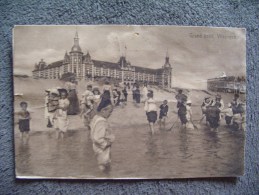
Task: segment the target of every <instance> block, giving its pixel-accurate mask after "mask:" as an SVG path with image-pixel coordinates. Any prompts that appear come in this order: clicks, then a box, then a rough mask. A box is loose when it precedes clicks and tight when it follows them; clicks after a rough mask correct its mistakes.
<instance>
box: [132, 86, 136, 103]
mask: <svg viewBox="0 0 259 195" xmlns="http://www.w3.org/2000/svg"><path fill="white" fill-rule="evenodd" d="M136 89H137V84H136V83H133V86H132V99H133V102H136V93H135V92H136Z"/></svg>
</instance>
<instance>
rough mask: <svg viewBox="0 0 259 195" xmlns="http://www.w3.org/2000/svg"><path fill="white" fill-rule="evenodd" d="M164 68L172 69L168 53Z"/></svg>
mask: <svg viewBox="0 0 259 195" xmlns="http://www.w3.org/2000/svg"><path fill="white" fill-rule="evenodd" d="M164 68H171V64H170V62H169V54H168V51H167V52H166V57H165V65H164Z"/></svg>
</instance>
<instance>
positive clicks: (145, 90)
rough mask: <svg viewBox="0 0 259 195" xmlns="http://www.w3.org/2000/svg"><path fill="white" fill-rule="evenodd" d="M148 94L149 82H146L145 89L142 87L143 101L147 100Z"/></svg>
mask: <svg viewBox="0 0 259 195" xmlns="http://www.w3.org/2000/svg"><path fill="white" fill-rule="evenodd" d="M147 94H148V88H147V83H144V86H143V89H142V95H143V97H142V101H143V102H146V100H147V99H148V97H147Z"/></svg>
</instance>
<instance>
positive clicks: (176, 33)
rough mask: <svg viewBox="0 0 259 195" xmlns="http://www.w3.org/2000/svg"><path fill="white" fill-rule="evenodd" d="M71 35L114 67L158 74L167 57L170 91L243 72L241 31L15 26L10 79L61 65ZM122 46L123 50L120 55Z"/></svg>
mask: <svg viewBox="0 0 259 195" xmlns="http://www.w3.org/2000/svg"><path fill="white" fill-rule="evenodd" d="M76 31H77V32H78V36H79V45H80V47H81V49H82V51H83V52H84V53H87V51H89V53H90V55H91V57H92V59H95V60H103V61H111V62H117V61H118V60H119V57H120V56H121V55H126V58H127V60H128V61H130V62H131V64H132V65H136V66H143V67H149V68H160V67H162V66H163V65H164V63H165V56H166V52H167V51H168V54H169V57H170V63H171V65H172V68H173V76H172V85H173V86H174V87H184V88H195V89H205V88H206V80H207V79H208V78H215V77H218V76H220V75H221V74H222V72H225V73H226V75H229V76H244V75H245V72H246V45H245V44H246V43H245V42H246V40H245V39H246V35H245V29H240V28H212V27H183V26H182V27H180V26H132V25H131V26H129V25H119V26H118V25H117V26H116V25H99V26H96V25H89V26H16V27H15V28H14V31H13V46H14V47H13V54H14V57H13V59H14V60H13V62H14V74H26V75H29V76H31V75H32V70H33V69H34V65H35V63H37V62H39V61H40V60H41V59H44V61H45V62H47V64H49V63H52V62H55V61H58V60H62V59H63V58H64V54H65V52H66V51H67V52H70V51H71V48H72V46H73V43H74V37H75V33H76ZM125 46H126V49H125Z"/></svg>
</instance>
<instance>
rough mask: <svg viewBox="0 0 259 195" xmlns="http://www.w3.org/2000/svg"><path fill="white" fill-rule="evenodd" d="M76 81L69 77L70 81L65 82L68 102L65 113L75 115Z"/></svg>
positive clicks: (76, 102) (76, 107) (77, 103)
mask: <svg viewBox="0 0 259 195" xmlns="http://www.w3.org/2000/svg"><path fill="white" fill-rule="evenodd" d="M76 87H77V86H76V81H75V79H74V78H71V79H70V81H68V82H66V83H65V89H66V90H67V93H68V97H67V98H68V100H69V102H70V104H69V107H68V110H67V114H68V115H76V114H78V112H79V101H78V97H77V89H76Z"/></svg>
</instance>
